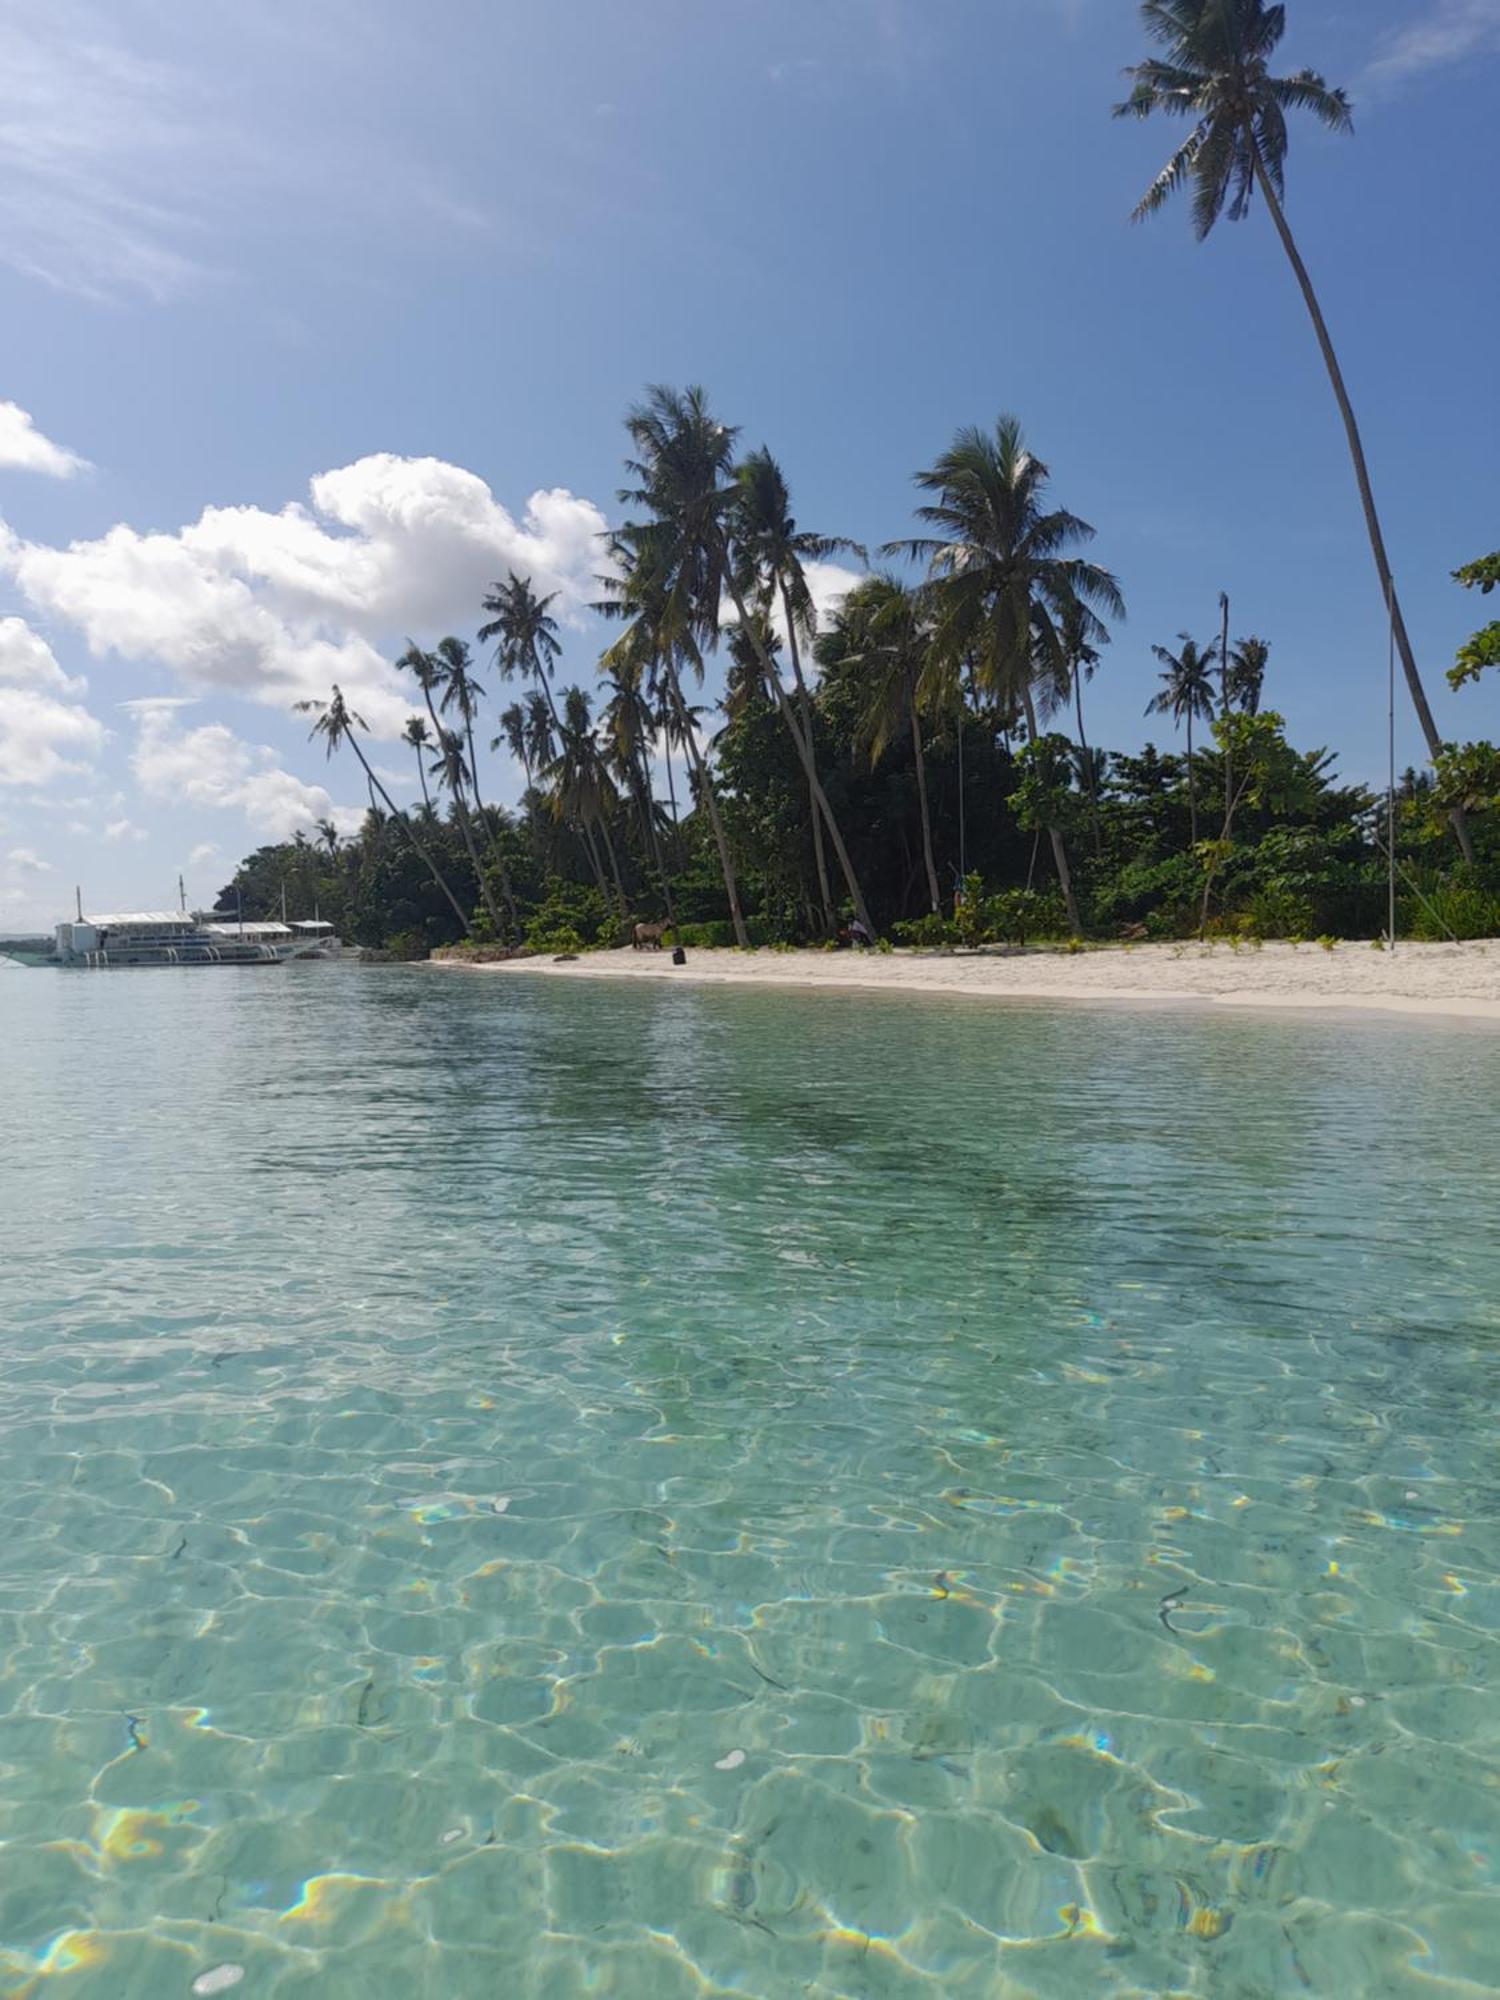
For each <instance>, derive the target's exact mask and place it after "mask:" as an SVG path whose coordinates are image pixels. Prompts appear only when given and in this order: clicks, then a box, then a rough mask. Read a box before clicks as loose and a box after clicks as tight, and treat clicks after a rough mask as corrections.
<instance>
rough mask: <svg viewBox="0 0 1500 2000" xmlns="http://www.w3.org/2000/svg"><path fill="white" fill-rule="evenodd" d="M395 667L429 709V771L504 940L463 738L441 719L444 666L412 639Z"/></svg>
mask: <svg viewBox="0 0 1500 2000" xmlns="http://www.w3.org/2000/svg"><path fill="white" fill-rule="evenodd" d="M396 665H397V667H398V668H399V669H400V670H401V671H402V672H403V673H408V674H410V675H411V676H412V678H413V680H415V682H416V683H417V686H418V687H419V688H420V689H421V691H422V699H423V701H424V702H425V703H426V705H427V714H428V716H429V718H430V720H431V722H432V735H433V743H434V745H435V751H436V754H435V755H434V757H433V759H432V762H431V764H430V765H429V766H428V768H429V770H431V771H432V772H433V773H435V774H436V775H437V777H438V778H439V779H440V780H441V781H442V782H443V783H444V784H446V785H447V787H448V795H449V797H450V799H451V800H452V802H453V813H454V817H455V818H456V819H457V821H458V828H459V832H460V833H461V834H462V836H463V843H464V846H465V848H466V849H467V850H468V855H469V861H470V864H471V865H472V867H473V870H474V878H475V880H476V881H477V882H478V884H479V894H480V898H481V900H482V901H483V903H484V907H485V910H486V912H487V913H488V916H489V920H490V923H491V925H492V927H493V930H494V934H495V936H496V937H503V936H504V935H505V921H504V919H503V918H502V916H501V915H500V908H499V905H498V904H497V903H496V901H495V892H494V890H493V889H492V888H491V887H490V885H489V881H488V878H487V877H486V875H485V872H484V869H483V867H482V866H481V865H480V860H479V848H478V845H477V844H476V842H475V839H474V826H473V822H472V820H471V819H470V817H469V800H468V767H467V764H466V761H465V758H464V754H463V750H464V743H463V738H462V737H461V736H455V733H454V731H452V730H451V729H445V728H444V726H443V724H442V722H441V720H440V719H439V716H438V710H437V697H438V696H440V695H441V694H442V692H443V690H444V687H445V684H446V671H445V666H444V664H443V663H442V662H440V661H439V660H438V659H437V657H436V656H435V655H434V654H432V653H427V652H424V651H423V650H422V648H421V647H420V646H419V645H417V643H416V641H415V640H413V639H408V640H407V642H406V651H405V652H404V653H402V654H401V656H400V657H399V659H398V660H397V661H396ZM450 737H454V741H455V742H456V744H457V746H458V753H457V755H455V754H454V749H453V744H450V742H449V741H448V739H449V738H450Z"/></svg>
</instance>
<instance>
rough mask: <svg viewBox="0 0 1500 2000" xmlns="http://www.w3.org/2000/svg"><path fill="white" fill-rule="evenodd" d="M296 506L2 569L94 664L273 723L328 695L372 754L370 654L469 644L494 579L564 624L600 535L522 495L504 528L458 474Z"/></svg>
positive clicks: (430, 467)
mask: <svg viewBox="0 0 1500 2000" xmlns="http://www.w3.org/2000/svg"><path fill="white" fill-rule="evenodd" d="M310 491H311V505H310V506H303V505H300V504H297V503H292V504H289V505H288V506H286V507H283V508H282V509H281V510H280V511H279V512H276V513H270V512H267V511H266V510H264V509H262V508H259V507H209V508H206V509H205V510H204V512H203V513H202V514H201V515H200V516H199V518H198V520H197V521H195V522H193V523H191V524H190V525H189V526H187V527H184V528H182V529H181V530H180V531H179V532H178V533H176V534H150V533H148V534H142V533H140V532H138V531H137V530H136V529H134V528H132V527H129V526H126V525H123V524H122V525H120V526H117V527H114V528H111V529H110V530H109V532H108V533H107V534H106V535H103V536H101V537H100V538H99V539H98V540H96V541H89V542H74V543H72V544H70V545H69V546H68V547H67V548H54V547H50V546H48V545H47V544H45V543H38V542H22V541H19V540H17V539H16V538H15V537H14V536H11V537H9V538H8V539H3V540H0V567H3V568H6V569H8V570H9V571H10V573H11V574H12V575H13V576H14V577H15V579H16V582H17V583H18V585H19V586H20V588H21V590H22V592H23V593H24V595H25V596H26V598H27V599H28V601H29V602H30V603H31V604H32V605H34V606H36V607H37V608H38V609H39V610H42V611H45V612H46V613H47V614H48V615H49V616H51V617H53V618H57V619H62V620H66V621H68V622H69V623H71V624H73V625H75V626H77V627H78V629H79V630H80V631H81V632H82V633H83V635H84V637H85V639H86V640H87V642H88V645H89V649H90V651H91V652H92V653H94V654H95V655H96V657H102V656H104V655H105V654H108V653H116V654H119V655H121V656H123V657H125V658H127V659H132V660H143V661H151V662H155V663H159V664H161V665H163V666H166V667H169V668H171V669H172V670H173V671H174V672H176V673H177V674H178V675H179V677H180V678H181V680H182V682H183V683H184V685H185V686H187V687H189V688H192V689H196V690H202V689H210V688H218V689H225V690H230V691H233V692H234V693H237V694H241V695H244V696H246V697H247V698H248V699H250V700H252V701H259V702H263V703H265V704H267V705H268V706H272V707H276V708H283V709H284V708H287V707H289V706H291V704H292V703H294V702H296V701H299V700H304V699H307V698H309V697H311V698H315V699H321V698H322V697H324V696H326V694H327V692H328V689H329V687H330V685H331V684H332V683H333V682H334V681H337V682H338V683H339V684H340V686H341V687H342V688H343V689H344V691H345V693H346V694H347V695H348V696H349V698H350V700H351V702H352V703H353V705H354V706H355V708H356V709H357V710H358V711H359V713H360V714H361V715H362V716H363V717H364V719H365V720H366V721H367V722H368V723H369V725H370V728H371V730H372V731H373V732H374V733H375V734H376V735H377V736H383V737H386V738H388V739H393V738H395V737H396V736H398V735H399V734H400V731H401V729H402V727H403V725H404V724H405V722H406V720H407V717H408V716H409V715H410V714H411V712H412V709H411V701H410V698H409V693H408V690H409V688H410V683H409V682H406V681H404V680H403V678H402V676H400V675H398V674H397V673H396V672H395V670H394V669H393V668H392V667H391V666H390V665H389V663H388V661H387V660H386V659H385V658H383V657H382V649H384V650H385V651H390V650H393V649H397V648H399V646H400V645H401V643H402V641H403V639H404V635H405V634H407V633H412V634H421V635H424V636H429V637H437V636H439V635H440V634H441V633H444V632H448V631H451V630H453V629H454V628H455V627H456V628H457V629H458V630H460V631H472V630H473V628H474V626H475V625H476V624H477V623H478V622H479V618H480V611H479V605H480V599H481V597H482V595H483V593H484V591H485V589H486V588H487V586H488V585H489V584H490V583H491V582H492V581H493V580H494V579H496V578H497V577H503V576H504V575H505V573H506V572H507V570H512V569H513V570H516V571H517V572H519V573H520V574H523V575H529V576H530V577H531V578H532V581H533V584H534V586H535V588H536V589H537V590H538V591H539V592H543V593H551V592H556V593H557V596H558V604H557V610H558V612H559V613H560V614H561V615H562V616H563V617H564V618H568V619H571V620H573V621H575V622H577V621H578V620H579V619H581V617H582V615H583V613H584V611H585V608H586V607H587V605H588V604H589V603H590V602H591V601H592V599H593V597H594V596H595V594H596V585H595V581H594V579H595V575H596V572H597V569H598V565H599V561H600V554H601V551H600V547H599V537H600V535H601V534H602V533H603V531H604V528H605V519H604V516H603V514H602V513H601V512H600V511H599V509H598V508H597V507H595V506H594V505H593V503H592V502H591V501H588V500H582V499H578V498H577V497H575V496H574V495H573V494H571V493H568V492H565V491H563V490H560V489H559V490H555V491H546V492H539V493H534V494H533V495H532V497H531V499H530V500H529V501H528V502H527V505H526V509H525V512H524V514H523V515H522V516H521V518H520V519H519V520H517V519H516V517H515V516H514V515H512V514H511V513H510V512H509V510H508V509H507V508H505V507H504V506H502V505H501V504H500V502H499V501H498V500H496V498H495V497H494V495H493V493H492V492H491V491H490V489H489V487H488V486H487V485H486V484H485V482H484V481H483V480H482V479H480V478H479V477H478V476H477V475H476V474H474V473H472V472H466V471H465V470H463V468H462V467H460V466H456V465H450V464H448V463H446V462H445V461H444V460H442V459H436V458H397V457H395V456H393V455H392V454H391V453H389V452H379V453H375V454H373V455H371V456H370V457H368V458H362V459H359V460H357V461H356V462H355V463H354V464H352V465H346V466H342V467H340V468H339V469H337V470H335V471H332V472H325V473H321V474H319V475H318V476H317V477H316V478H315V479H314V480H313V481H312V483H311V489H310Z"/></svg>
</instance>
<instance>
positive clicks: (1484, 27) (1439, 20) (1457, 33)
mask: <svg viewBox="0 0 1500 2000" xmlns="http://www.w3.org/2000/svg"><path fill="white" fill-rule="evenodd" d="M1497 52H1500V0H1433V4H1432V5H1430V6H1429V7H1428V9H1427V11H1426V13H1425V14H1424V16H1423V18H1422V19H1421V20H1419V21H1414V22H1413V23H1412V24H1411V26H1409V27H1406V28H1399V29H1397V30H1396V31H1395V32H1394V33H1393V34H1390V35H1387V36H1386V38H1385V40H1384V41H1383V43H1382V45H1381V47H1380V49H1379V51H1378V52H1377V54H1376V55H1375V57H1374V58H1373V60H1372V61H1371V62H1369V63H1368V64H1367V65H1366V66H1365V69H1364V72H1363V74H1362V75H1361V77H1360V85H1361V86H1362V87H1363V88H1365V89H1367V90H1372V91H1374V92H1376V93H1377V94H1378V93H1379V92H1381V91H1382V90H1385V91H1391V90H1395V89H1398V88H1399V87H1400V86H1401V85H1402V84H1403V83H1405V82H1407V81H1408V79H1409V78H1411V77H1414V76H1420V75H1421V74H1422V73H1423V72H1424V71H1426V70H1433V69H1446V68H1448V67H1450V66H1451V65H1452V64H1454V63H1459V62H1465V61H1467V60H1468V59H1469V58H1470V57H1472V56H1481V55H1489V54H1494V53H1497Z"/></svg>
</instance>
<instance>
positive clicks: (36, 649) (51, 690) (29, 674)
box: [0, 618, 88, 695]
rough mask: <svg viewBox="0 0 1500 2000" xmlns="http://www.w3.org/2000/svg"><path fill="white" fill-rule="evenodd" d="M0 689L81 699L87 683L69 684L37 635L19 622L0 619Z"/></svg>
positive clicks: (49, 649)
mask: <svg viewBox="0 0 1500 2000" xmlns="http://www.w3.org/2000/svg"><path fill="white" fill-rule="evenodd" d="M0 687H29V688H39V689H41V690H42V692H43V693H45V694H66V695H81V694H83V693H84V692H85V691H86V690H87V687H88V683H87V682H86V681H81V680H70V679H69V678H68V676H67V675H66V674H65V673H64V672H63V670H62V668H61V667H60V666H59V665H58V664H57V656H56V654H55V653H54V652H53V651H52V648H51V647H50V646H49V645H48V644H47V642H46V640H45V639H44V638H43V637H42V635H41V633H40V632H33V631H32V629H31V627H30V626H29V625H28V624H27V623H26V621H25V620H24V619H22V618H0Z"/></svg>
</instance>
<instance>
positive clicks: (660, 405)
mask: <svg viewBox="0 0 1500 2000" xmlns="http://www.w3.org/2000/svg"><path fill="white" fill-rule="evenodd" d="M626 429H627V430H628V432H629V434H630V438H631V441H632V444H633V445H634V447H635V449H636V451H637V452H638V453H639V454H640V455H639V457H638V458H633V459H628V460H627V461H626V469H627V471H628V472H629V474H630V475H631V476H632V477H633V478H634V479H635V481H636V482H637V483H636V484H635V485H634V486H631V487H627V488H625V489H624V490H623V491H622V492H621V495H620V498H621V499H622V501H624V502H625V503H626V504H628V505H634V506H637V507H639V508H640V509H641V510H642V511H643V514H644V518H643V519H641V520H639V521H633V522H627V523H626V524H625V526H623V527H621V528H619V529H617V530H616V531H615V532H614V534H613V535H612V536H611V537H610V541H609V553H610V558H611V569H610V573H609V574H608V575H607V576H605V577H604V578H602V579H601V582H602V585H603V588H604V590H605V593H606V596H605V599H604V601H603V602H602V603H601V604H600V606H599V609H600V610H601V611H603V612H604V613H605V614H606V616H611V617H617V618H625V619H628V620H629V624H628V625H627V627H626V630H625V631H624V632H623V633H622V635H621V636H620V638H619V639H617V640H616V641H615V644H614V645H613V646H612V647H610V649H609V651H608V652H607V653H606V654H605V655H604V661H603V664H604V665H605V667H606V669H607V670H609V671H613V670H614V668H615V666H616V664H617V663H618V664H619V665H621V666H625V667H629V668H634V667H636V666H637V665H638V666H639V667H640V668H641V670H642V671H644V672H649V673H653V674H654V675H655V676H656V677H657V679H658V682H659V685H660V687H661V690H662V694H663V699H664V704H665V708H666V713H667V722H668V728H669V729H670V731H671V733H672V734H673V735H674V736H675V737H676V739H677V741H678V742H679V743H680V744H681V745H682V746H683V748H684V749H685V750H686V752H687V755H688V759H689V762H690V765H691V768H692V772H693V776H694V778H695V780H696V791H697V796H698V798H699V800H700V802H701V803H702V805H703V807H704V809H705V810H706V811H707V813H708V820H709V826H710V827H711V829H712V832H713V837H714V845H715V846H716V848H717V849H718V854H719V867H720V870H721V872H722V874H723V877H724V893H725V896H726V899H727V900H728V903H729V916H730V922H731V923H732V924H733V926H734V935H735V942H736V943H737V944H738V945H740V946H741V948H742V949H746V948H748V946H749V943H750V934H749V932H748V931H747V930H746V928H745V918H744V912H743V911H742V909H741V907H740V894H739V883H738V881H737V879H736V876H735V870H734V862H733V859H732V857H731V855H730V851H729V839H728V836H727V834H726V833H725V830H724V816H723V814H722V813H721V811H720V810H719V799H718V793H717V791H716V790H715V788H714V783H713V778H712V776H711V775H710V772H709V769H708V765H707V762H706V760H705V758H704V755H703V745H702V742H701V740H700V737H699V733H698V731H697V730H696V729H695V728H694V727H693V724H692V722H691V720H690V718H689V709H688V702H687V698H686V695H685V694H684V692H683V686H682V675H683V672H684V670H687V671H688V672H690V673H692V674H693V676H694V677H695V679H697V680H698V681H700V682H701V681H702V679H703V655H704V652H705V650H706V649H708V648H710V647H712V646H714V645H716V644H717V642H718V637H719V604H720V598H721V595H722V585H723V573H724V550H723V530H722V520H723V515H724V513H725V511H726V510H727V508H728V507H729V505H730V503H731V502H732V501H733V499H734V498H735V493H736V489H735V487H734V486H733V485H732V483H731V482H730V478H729V466H728V453H729V450H730V446H731V444H732V439H731V438H730V436H729V433H728V432H727V431H726V430H725V428H724V426H723V425H722V424H719V423H717V422H715V420H714V419H713V417H711V416H710V415H709V412H708V409H707V407H706V405H705V403H704V399H703V394H702V391H701V390H696V389H694V390H689V391H688V392H687V394H686V395H685V396H678V395H677V394H676V393H675V392H674V391H671V390H667V389H654V390H652V391H651V394H650V397H649V399H648V401H647V402H646V403H645V404H642V405H639V406H638V407H637V408H635V409H633V410H632V411H631V412H630V414H629V416H628V417H627V418H626Z"/></svg>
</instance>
